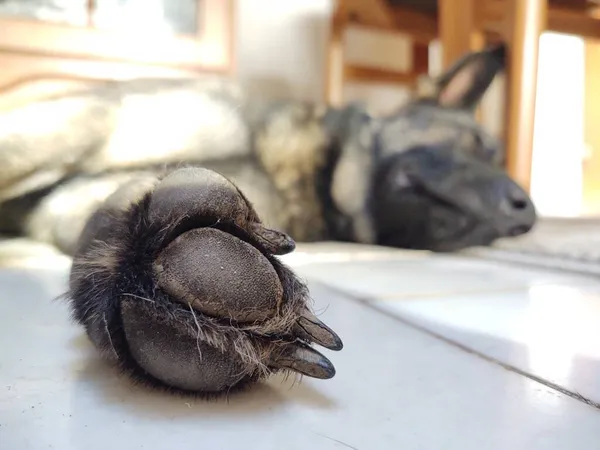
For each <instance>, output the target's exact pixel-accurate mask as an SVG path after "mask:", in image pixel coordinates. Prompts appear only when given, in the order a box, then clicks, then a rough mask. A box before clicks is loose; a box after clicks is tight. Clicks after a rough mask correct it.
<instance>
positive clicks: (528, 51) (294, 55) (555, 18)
mask: <svg viewBox="0 0 600 450" xmlns="http://www.w3.org/2000/svg"><path fill="white" fill-rule="evenodd" d="M596 8H597V5H596V2H594V1H589V0H569V1H567V0H550V1H548V0H477V1H475V0H439V1H438V0H420V1H415V0H338V1H335V0H286V1H281V0H237V1H234V0H0V93H1V95H0V108H11V107H13V106H15V105H16V104H19V103H21V102H23V101H26V100H27V99H30V98H31V97H32V96H36V95H39V94H45V93H48V92H53V91H57V90H60V89H61V88H62V87H64V86H66V85H72V84H74V83H77V82H79V81H81V80H89V79H99V80H104V79H127V78H134V77H165V76H168V77H180V76H189V75H190V74H197V73H221V74H224V75H226V76H231V77H234V78H237V79H239V80H240V81H241V82H242V84H244V85H246V86H249V87H251V88H252V89H255V90H258V91H260V92H264V94H265V95H277V96H286V97H291V98H298V99H307V100H315V101H326V102H327V103H329V104H332V105H340V104H343V103H346V102H348V101H353V100H359V101H363V102H365V103H366V104H367V105H368V107H369V109H370V110H371V111H372V112H373V114H383V113H386V112H389V111H390V110H392V109H394V108H396V107H398V106H399V105H401V104H402V103H403V102H405V101H406V99H407V98H408V97H409V96H410V95H411V94H412V93H414V92H415V90H416V89H417V86H418V81H419V79H420V77H422V76H423V75H436V74H439V73H440V71H441V70H443V69H444V68H447V67H448V66H449V65H450V64H451V63H452V62H454V61H455V60H456V59H457V58H459V57H460V56H461V55H463V54H464V53H466V52H468V51H472V50H477V49H478V48H483V47H484V46H485V45H488V44H490V43H493V42H494V41H498V40H502V41H503V42H506V43H508V45H509V49H510V51H509V66H510V67H509V71H508V72H507V77H501V78H500V79H499V80H498V81H497V82H496V83H495V85H494V86H493V88H492V89H491V91H490V92H489V93H488V95H487V97H486V99H485V101H484V104H483V106H482V107H481V108H480V111H478V117H479V118H480V120H481V121H482V122H483V123H484V125H485V126H486V127H487V128H488V129H489V130H490V131H492V132H493V133H495V134H497V135H502V134H504V136H505V137H506V138H505V142H506V156H507V169H508V171H509V173H510V174H511V175H512V176H513V177H514V178H516V179H517V180H518V181H519V182H520V183H521V184H522V185H523V186H524V187H525V188H526V189H528V190H529V191H530V192H531V195H532V197H533V200H534V202H535V204H536V206H537V208H538V210H539V212H540V214H541V215H543V216H555V217H565V216H566V217H581V216H595V215H600V126H598V125H597V124H600V101H594V99H598V98H600V76H598V71H600V43H598V42H597V41H596V39H597V38H599V37H600V20H598V17H600V15H599V14H598V11H597V10H596ZM537 37H540V39H537ZM507 111H510V114H509V115H508V116H507V114H506V112H507ZM505 117H508V119H509V120H505Z"/></svg>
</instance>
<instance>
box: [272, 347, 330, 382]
mask: <svg viewBox="0 0 600 450" xmlns="http://www.w3.org/2000/svg"><path fill="white" fill-rule="evenodd" d="M272 364H273V365H275V366H276V367H279V368H281V369H288V370H292V371H294V372H298V373H301V374H302V375H306V376H309V377H312V378H319V379H322V380H327V379H329V378H333V377H334V376H335V367H333V364H332V363H331V361H329V360H328V359H327V358H326V357H325V356H323V355H321V354H320V353H319V352H318V351H316V350H314V349H312V348H310V347H309V346H307V345H304V344H290V345H288V346H287V347H286V348H285V350H284V351H283V352H281V353H279V354H278V355H277V356H276V357H275V358H274V359H273V361H272Z"/></svg>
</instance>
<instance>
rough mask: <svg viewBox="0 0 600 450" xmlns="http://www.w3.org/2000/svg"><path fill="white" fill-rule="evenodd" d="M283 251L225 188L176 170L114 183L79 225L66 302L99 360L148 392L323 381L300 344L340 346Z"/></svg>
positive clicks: (324, 365)
mask: <svg viewBox="0 0 600 450" xmlns="http://www.w3.org/2000/svg"><path fill="white" fill-rule="evenodd" d="M294 248H295V244H294V242H293V240H292V239H291V238H290V237H289V236H288V235H286V234H285V233H281V232H279V231H276V230H272V229H269V228H266V227H265V226H264V225H263V224H262V223H261V221H260V219H259V217H258V215H257V214H256V212H255V210H254V209H253V207H252V205H251V204H250V202H249V201H248V200H247V199H246V198H245V197H244V195H243V194H242V193H241V192H240V191H239V189H237V187H236V186H235V185H234V184H233V183H231V182H230V181H229V180H227V179H226V178H224V177H223V176H221V175H219V174H217V173H215V172H213V171H210V170H206V169H201V168H186V169H180V170H177V171H175V172H172V173H170V174H169V175H167V176H166V177H164V178H163V179H161V180H156V181H155V182H153V183H151V184H150V185H148V184H136V183H130V184H129V185H126V186H124V187H122V188H121V189H120V190H119V191H117V192H116V193H115V194H113V196H111V197H110V198H109V199H108V200H107V201H106V203H105V205H104V207H103V208H101V209H100V210H98V211H97V212H96V213H95V214H94V215H93V216H92V217H91V218H90V220H89V221H88V223H87V225H86V227H85V229H84V231H83V233H82V234H81V237H80V240H79V244H78V250H77V252H76V254H75V256H74V260H73V267H72V269H71V277H70V289H69V299H70V304H71V307H72V311H73V314H74V317H75V319H76V320H77V321H78V322H79V323H80V324H82V325H83V326H84V327H85V329H86V331H87V333H88V336H89V337H90V339H91V341H92V342H93V343H94V344H95V345H96V347H98V348H99V349H100V350H101V351H102V352H103V354H104V355H106V356H108V357H112V358H113V359H114V360H116V361H117V362H118V364H119V366H120V367H121V368H122V369H123V370H125V371H126V372H127V373H129V374H130V375H132V376H133V377H134V378H135V379H138V380H141V381H143V382H147V383H150V384H152V385H155V386H159V387H164V388H170V389H175V390H179V391H185V392H194V393H200V394H218V393H222V392H230V391H232V390H235V389H239V388H242V387H244V386H246V385H248V384H249V383H252V382H256V381H258V380H261V379H264V378H266V377H268V376H269V375H271V374H274V373H276V372H279V371H292V372H296V373H299V374H303V375H307V376H310V377H315V378H322V379H327V378H331V377H333V376H334V374H335V369H334V367H333V365H332V364H331V362H330V361H329V360H328V359H327V358H326V357H325V356H323V355H322V354H321V353H319V352H318V351H316V350H314V349H313V348H312V347H311V344H313V343H316V344H319V345H321V346H323V347H326V348H328V349H331V350H341V348H342V341H341V340H340V338H339V337H338V336H337V335H336V334H335V333H334V332H333V331H332V330H331V329H330V328H329V327H327V326H326V325H325V324H324V323H322V322H321V321H320V320H319V319H317V318H316V316H315V315H314V314H313V312H312V311H311V308H310V304H309V301H310V298H309V292H308V289H307V288H306V286H305V285H304V284H303V283H302V282H301V281H300V280H299V279H298V278H297V277H296V276H295V275H294V273H293V272H292V271H291V270H290V269H289V268H287V267H286V266H284V265H283V264H282V263H281V262H280V261H279V260H278V259H277V258H275V257H274V256H273V255H283V254H285V253H289V252H291V251H293V250H294Z"/></svg>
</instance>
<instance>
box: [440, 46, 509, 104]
mask: <svg viewBox="0 0 600 450" xmlns="http://www.w3.org/2000/svg"><path fill="white" fill-rule="evenodd" d="M505 57H506V48H505V46H504V45H503V44H500V45H496V46H494V47H490V48H488V49H486V50H483V51H481V52H475V53H469V54H468V55H466V56H464V57H463V58H461V59H460V60H459V61H457V62H456V63H455V64H454V65H453V66H452V67H451V68H450V69H449V70H448V71H447V72H445V73H444V74H443V75H442V76H440V77H439V78H438V79H437V80H436V82H435V91H436V95H435V98H436V101H437V103H438V105H440V106H442V107H445V108H459V109H466V110H474V109H475V108H476V107H477V105H478V103H479V101H480V100H481V98H482V97H483V95H484V94H485V92H486V91H487V89H488V88H489V87H490V85H491V84H492V81H493V80H494V78H495V77H496V75H497V74H498V73H499V72H500V71H502V70H503V69H504V68H505Z"/></svg>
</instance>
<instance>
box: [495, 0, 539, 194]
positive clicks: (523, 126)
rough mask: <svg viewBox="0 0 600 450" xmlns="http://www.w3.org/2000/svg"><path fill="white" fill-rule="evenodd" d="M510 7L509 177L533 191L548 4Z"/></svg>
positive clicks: (534, 1)
mask: <svg viewBox="0 0 600 450" xmlns="http://www.w3.org/2000/svg"><path fill="white" fill-rule="evenodd" d="M508 3H509V5H508V6H509V7H508V10H507V12H508V14H507V22H506V29H507V35H506V43H507V50H508V54H507V57H508V68H507V69H508V70H507V74H508V80H507V81H508V82H507V105H506V106H507V108H506V112H507V117H506V121H505V124H506V125H505V127H506V128H505V145H506V162H507V170H508V173H509V175H510V176H511V177H513V179H515V181H517V182H518V183H519V184H520V185H521V186H522V187H523V188H524V189H525V190H527V191H530V187H531V166H532V156H533V126H534V118H535V100H536V89H537V69H538V53H539V41H540V35H541V34H542V32H543V31H544V29H545V28H546V20H547V16H548V0H527V1H523V0H508Z"/></svg>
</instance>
